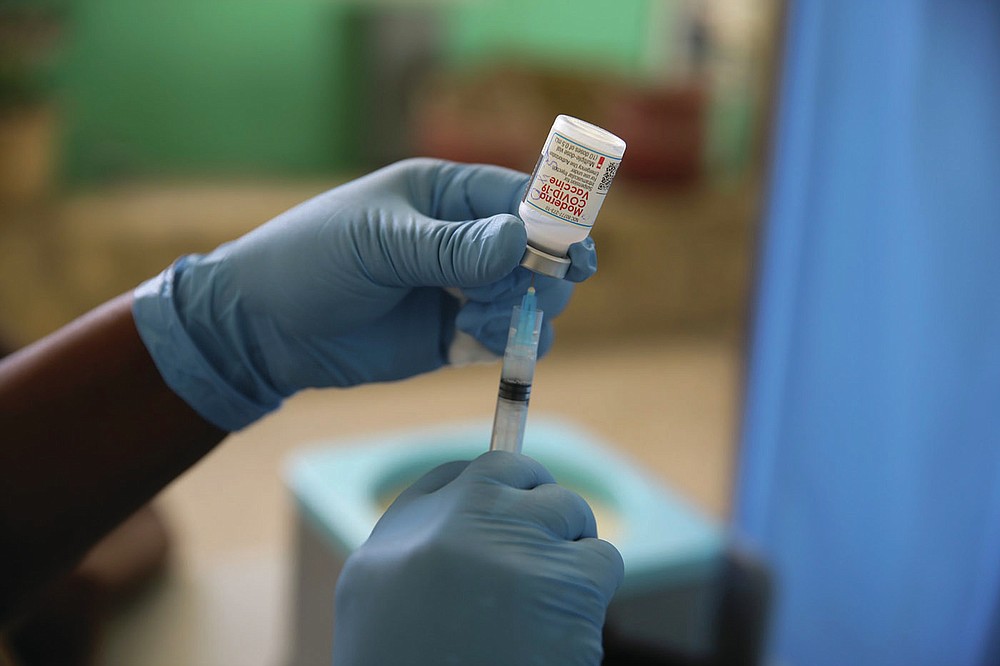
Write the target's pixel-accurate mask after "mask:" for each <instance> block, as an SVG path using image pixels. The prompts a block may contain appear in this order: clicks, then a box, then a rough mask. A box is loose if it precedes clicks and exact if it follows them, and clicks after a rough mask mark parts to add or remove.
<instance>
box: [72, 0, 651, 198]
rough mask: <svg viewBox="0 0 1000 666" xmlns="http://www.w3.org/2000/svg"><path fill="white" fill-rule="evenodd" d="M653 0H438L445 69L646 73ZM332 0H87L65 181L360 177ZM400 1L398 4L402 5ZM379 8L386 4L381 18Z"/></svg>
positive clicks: (352, 67)
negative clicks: (339, 173)
mask: <svg viewBox="0 0 1000 666" xmlns="http://www.w3.org/2000/svg"><path fill="white" fill-rule="evenodd" d="M655 1H656V0H616V2H614V3H608V2H606V1H598V0H547V1H546V2H538V0H534V1H530V0H478V1H475V2H467V3H451V2H445V3H442V5H443V7H444V9H443V10H442V11H443V14H442V17H443V28H444V30H443V35H444V38H443V43H442V44H441V50H442V52H443V53H444V55H446V56H447V57H448V60H449V61H450V62H451V63H452V64H458V63H463V64H464V63H475V62H478V61H482V60H496V59H498V58H504V57H513V58H514V59H516V60H517V61H519V62H522V63H523V62H526V61H527V62H538V63H542V64H544V65H546V66H549V67H565V66H567V65H569V66H577V67H593V66H597V67H599V68H601V69H606V70H608V71H612V72H619V73H628V72H634V71H638V70H639V69H641V66H642V60H643V57H644V53H645V52H646V50H647V48H648V44H646V41H648V39H649V29H648V25H647V23H648V19H649V11H650V6H651V3H653V2H655ZM380 4H381V3H371V4H367V3H364V2H359V1H358V2H346V1H345V2H343V3H340V2H337V1H336V0H279V1H275V0H165V1H164V0H160V1H158V0H79V1H77V2H75V3H73V5H72V7H73V9H72V11H71V13H70V19H69V20H68V22H67V23H68V25H67V34H68V44H67V48H66V49H65V50H64V54H63V56H64V57H63V61H64V66H63V69H62V76H61V78H62V82H63V85H62V91H63V94H64V97H63V100H62V105H61V106H62V109H63V118H64V123H63V126H64V140H63V146H64V151H63V154H64V163H65V175H66V177H67V179H68V180H69V181H70V182H76V183H79V182H100V181H105V180H109V179H115V178H118V177H122V176H130V175H135V174H138V175H147V174H157V175H162V174H167V175H173V174H211V173H230V174H231V173H244V174H254V173H270V174H274V173H279V174H280V173H286V174H305V173H319V172H326V171H330V170H333V169H337V168H350V167H356V166H358V160H359V155H360V150H359V146H358V145H357V144H358V142H359V140H360V138H359V137H361V136H364V132H363V131H361V130H362V129H363V127H364V125H363V123H365V117H364V115H363V112H362V111H360V110H359V105H357V104H352V100H354V99H355V98H356V97H357V96H358V95H360V94H362V91H363V89H362V86H363V85H364V80H363V74H362V72H363V71H364V64H363V59H364V58H365V56H364V53H365V52H364V44H362V43H361V39H362V37H361V36H362V35H363V34H365V31H364V28H363V27H364V25H366V24H365V23H364V19H365V17H366V16H369V17H370V15H371V12H373V11H378V8H379V6H380ZM403 4H404V5H405V3H403ZM383 9H384V8H383Z"/></svg>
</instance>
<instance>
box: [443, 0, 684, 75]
mask: <svg viewBox="0 0 1000 666" xmlns="http://www.w3.org/2000/svg"><path fill="white" fill-rule="evenodd" d="M663 1H664V0H614V1H613V2H608V1H607V0H486V1H480V2H468V3H464V4H461V3H459V4H456V5H455V6H454V7H452V8H451V9H450V11H449V14H448V21H447V26H448V30H447V35H448V44H447V47H448V51H449V54H450V55H451V56H452V57H453V58H455V60H456V61H459V62H475V61H477V60H485V59H494V58H496V57H497V56H499V55H509V56H514V57H516V58H518V59H520V60H521V61H525V60H527V61H535V62H539V63H542V64H545V65H549V66H559V67H573V68H593V67H596V68H599V69H602V70H607V71H609V72H617V73H626V74H634V73H637V72H638V71H639V70H640V69H641V68H642V67H644V66H645V59H646V57H647V52H648V48H649V45H648V43H647V40H648V38H649V34H650V31H649V25H648V24H649V20H650V16H651V12H650V8H651V3H653V2H663Z"/></svg>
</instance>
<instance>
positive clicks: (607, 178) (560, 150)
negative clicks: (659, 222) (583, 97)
mask: <svg viewBox="0 0 1000 666" xmlns="http://www.w3.org/2000/svg"><path fill="white" fill-rule="evenodd" d="M624 154H625V142H624V141H623V140H622V139H620V138H619V137H617V136H615V135H614V134H612V133H611V132H609V131H607V130H605V129H601V128H600V127H598V126H597V125H592V124H590V123H588V122H585V121H583V120H580V119H579V118H573V117H572V116H565V115H560V116H557V117H556V120H555V122H554V123H552V129H551V130H549V135H548V137H547V138H546V139H545V144H544V145H543V146H542V154H541V155H540V156H539V158H538V164H537V165H535V171H534V173H532V174H531V180H530V181H529V182H528V189H527V190H526V191H525V193H524V199H522V200H521V205H520V206H519V207H518V215H519V216H520V217H521V219H522V220H523V221H524V225H525V227H526V228H527V231H528V247H527V249H526V250H525V252H524V256H523V257H522V258H521V265H522V266H524V267H525V268H528V269H530V270H532V271H534V272H536V273H541V274H543V275H551V276H552V277H556V278H562V277H565V276H566V271H567V270H569V264H570V261H569V259H568V258H567V257H566V252H567V250H568V249H569V246H570V245H572V244H573V243H576V242H578V241H582V240H583V239H584V238H586V237H587V236H588V235H590V230H591V228H592V227H593V226H594V222H595V221H597V213H598V212H600V210H601V205H602V204H603V203H604V198H605V197H606V196H607V194H608V191H609V190H610V189H611V181H612V180H614V177H615V173H617V171H618V165H619V164H621V161H622V156H623V155H624Z"/></svg>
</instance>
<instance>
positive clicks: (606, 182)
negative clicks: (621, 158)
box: [597, 162, 621, 194]
mask: <svg viewBox="0 0 1000 666" xmlns="http://www.w3.org/2000/svg"><path fill="white" fill-rule="evenodd" d="M619 164H621V162H608V168H607V170H606V171H605V172H604V176H602V177H601V182H600V183H599V184H598V185H597V193H598V194H607V192H608V190H610V189H611V181H612V180H614V179H615V173H617V172H618V165H619Z"/></svg>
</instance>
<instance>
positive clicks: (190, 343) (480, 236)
mask: <svg viewBox="0 0 1000 666" xmlns="http://www.w3.org/2000/svg"><path fill="white" fill-rule="evenodd" d="M527 179H528V176H527V175H525V174H522V173H518V172H516V171H511V170H509V169H502V168H499V167H493V166H483V165H464V164H455V163H451V162H443V161H440V160H431V159H413V160H407V161H404V162H400V163H398V164H394V165H392V166H389V167H386V168H384V169H381V170H379V171H376V172H374V173H372V174H369V175H368V176H365V177H363V178H360V179H358V180H356V181H353V182H351V183H348V184H346V185H344V186H342V187H338V188H336V189H333V190H330V191H329V192H326V193H325V194H321V195H319V196H318V197H315V198H314V199H311V200H309V201H307V202H305V203H303V204H301V205H299V206H297V207H296V208H293V209H292V210H290V211H288V212H286V213H284V214H282V215H280V216H278V217H277V218H275V219H273V220H271V221H270V222H268V223H267V224H265V225H263V226H262V227H260V228H258V229H256V230H254V231H252V232H251V233H249V234H247V235H246V236H243V237H242V238H240V239H238V240H236V241H234V242H232V243H227V244H225V245H222V246H221V247H219V248H218V249H216V250H215V251H214V252H212V253H211V254H208V255H204V256H202V255H191V256H187V257H183V258H181V259H180V260H178V261H177V262H176V263H175V264H174V265H173V266H171V267H170V268H168V269H167V270H166V271H164V272H163V273H161V274H160V275H159V276H157V277H156V278H154V279H153V280H150V281H149V282H147V283H145V284H143V285H141V286H140V287H139V288H138V289H137V290H136V292H135V303H134V306H133V313H134V317H135V321H136V326H137V328H138V330H139V333H140V335H141V336H142V339H143V341H144V342H145V344H146V347H147V348H148V349H149V351H150V354H151V355H152V357H153V360H154V361H155V363H156V365H157V367H158V368H159V370H160V372H161V374H162V375H163V377H164V379H165V380H166V382H167V384H168V385H169V386H170V387H171V388H172V389H173V390H174V391H175V392H176V393H178V394H179V395H180V396H181V397H182V398H184V400H185V401H187V402H188V404H190V405H191V406H192V407H193V408H194V409H195V410H196V411H198V413H200V414H201V415H202V416H203V417H205V418H206V419H208V420H209V421H211V422H212V423H214V424H215V425H217V426H219V427H221V428H223V429H225V430H237V429H239V428H242V427H243V426H245V425H247V424H249V423H251V422H252V421H254V420H256V419H257V418H259V417H261V416H263V415H264V414H266V413H267V412H268V411H270V410H272V409H274V408H276V407H277V406H278V405H279V404H280V403H281V400H282V399H283V398H285V397H287V396H289V395H291V394H292V393H294V392H296V391H298V390H300V389H303V388H308V387H326V386H351V385H355V384H360V383H365V382H377V381H387V380H394V379H401V378H404V377H409V376H412V375H416V374H419V373H423V372H428V371H430V370H434V369H436V368H438V367H440V366H441V365H443V364H444V363H445V362H446V360H447V353H448V349H449V346H450V345H451V343H452V341H453V339H454V337H455V330H456V326H457V328H458V330H461V331H465V332H467V333H469V334H471V335H473V336H474V337H475V338H476V339H477V340H479V341H480V342H481V343H482V344H483V345H485V346H486V347H487V348H489V349H491V350H492V351H493V352H495V353H501V352H502V351H503V347H504V344H505V342H506V338H507V328H508V326H509V322H510V309H511V307H512V306H513V305H514V304H515V303H517V302H518V301H519V299H520V297H521V296H522V295H523V294H524V291H525V290H526V289H527V285H528V279H529V273H528V272H527V271H526V270H525V269H523V268H520V267H518V262H519V261H520V258H521V255H522V253H523V251H524V248H525V245H526V242H527V237H526V234H525V230H524V224H523V223H522V222H521V221H520V220H519V219H518V218H517V217H515V216H514V215H513V214H512V213H513V212H514V211H516V209H517V204H518V200H519V198H520V196H521V194H522V192H523V191H524V187H525V185H526V183H527ZM570 259H571V260H572V262H573V263H572V267H571V269H570V273H569V275H568V276H567V278H568V279H569V280H571V281H580V280H583V279H585V278H587V277H589V276H590V275H591V274H593V272H594V271H595V270H596V265H597V262H596V254H595V252H594V249H593V244H592V243H591V242H589V241H588V242H584V243H580V244H577V245H575V246H573V247H571V248H570ZM535 286H536V288H537V289H538V294H539V301H540V307H541V308H542V309H544V310H545V311H546V315H547V317H546V320H545V321H546V324H545V325H546V329H545V331H544V332H543V336H542V338H543V339H542V345H541V346H542V351H544V349H545V348H547V347H548V346H549V345H550V344H551V338H552V330H551V326H550V320H551V317H553V316H554V315H556V314H558V313H559V311H561V310H562V309H563V308H564V307H565V305H566V303H567V301H568V299H569V297H570V294H571V292H572V285H571V284H570V283H569V282H565V281H562V280H553V279H537V280H536V283H535ZM449 287H450V288H459V289H462V290H463V294H464V295H465V296H466V298H467V299H468V300H467V301H465V302H464V303H463V302H462V300H460V299H457V298H455V297H454V296H451V295H450V294H448V293H447V292H446V291H445V289H444V288H449Z"/></svg>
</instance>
